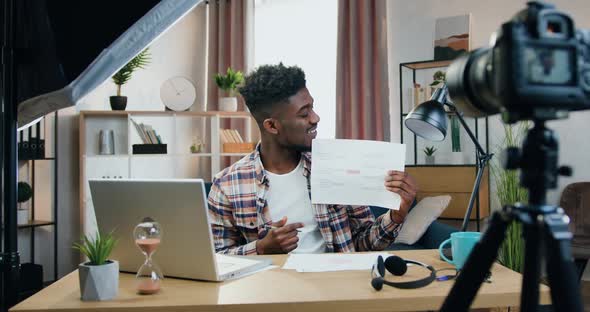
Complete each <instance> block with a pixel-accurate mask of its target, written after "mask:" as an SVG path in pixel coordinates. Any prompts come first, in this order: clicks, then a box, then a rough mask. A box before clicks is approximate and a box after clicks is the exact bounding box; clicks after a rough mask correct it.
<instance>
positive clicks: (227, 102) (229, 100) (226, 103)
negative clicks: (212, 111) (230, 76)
mask: <svg viewBox="0 0 590 312" xmlns="http://www.w3.org/2000/svg"><path fill="white" fill-rule="evenodd" d="M219 110H220V111H223V112H236V111H237V110H238V98H236V97H222V98H219Z"/></svg>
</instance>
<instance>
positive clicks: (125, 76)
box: [113, 48, 152, 96]
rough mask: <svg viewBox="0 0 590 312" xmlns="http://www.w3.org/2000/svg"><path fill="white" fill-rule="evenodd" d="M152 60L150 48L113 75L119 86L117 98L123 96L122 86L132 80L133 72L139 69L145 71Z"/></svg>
mask: <svg viewBox="0 0 590 312" xmlns="http://www.w3.org/2000/svg"><path fill="white" fill-rule="evenodd" d="M151 60H152V58H151V54H150V51H149V48H146V49H145V50H143V51H141V52H140V53H139V54H138V55H137V56H135V57H134V58H133V59H132V60H131V61H129V63H127V64H125V66H123V67H122V68H121V69H119V71H118V72H116V73H115V74H114V75H113V82H114V83H115V84H116V85H117V96H121V86H123V85H124V84H126V83H127V82H128V81H129V80H130V79H131V75H132V74H133V72H135V71H136V70H137V69H139V68H141V69H144V68H145V67H146V66H147V65H148V64H149V63H150V62H151Z"/></svg>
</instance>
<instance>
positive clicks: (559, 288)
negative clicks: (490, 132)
mask: <svg viewBox="0 0 590 312" xmlns="http://www.w3.org/2000/svg"><path fill="white" fill-rule="evenodd" d="M519 154H520V153H519V150H518V149H517V148H509V149H508V150H507V151H506V156H507V159H506V164H505V167H506V169H516V168H521V170H522V171H521V181H520V183H521V185H522V186H523V187H525V188H527V189H528V191H529V204H528V206H525V205H516V206H505V207H503V209H502V211H500V212H496V213H494V214H493V215H492V218H491V221H490V224H489V228H488V229H487V230H486V232H485V233H484V235H483V236H482V239H481V241H480V242H479V243H478V244H476V246H475V247H474V248H473V251H472V252H471V255H470V256H469V258H468V259H467V262H466V263H465V265H464V266H463V270H462V272H461V274H459V276H458V277H457V281H456V282H455V285H454V286H453V288H452V289H451V291H450V293H449V295H448V297H447V298H446V300H445V302H444V303H443V305H442V307H441V311H449V312H450V311H453V312H454V311H467V310H468V308H469V306H470V305H471V302H472V301H473V299H474V297H475V295H476V293H477V291H478V290H479V287H480V286H481V283H482V282H483V281H484V279H485V277H486V275H487V273H488V272H489V269H490V267H491V266H492V264H493V262H494V261H495V260H496V258H497V255H498V250H499V248H500V245H501V244H502V241H503V240H504V238H505V235H506V229H507V228H508V225H509V224H510V223H511V222H512V221H516V222H520V223H522V225H523V236H524V240H525V257H524V262H525V263H524V272H523V281H522V293H521V297H520V304H521V311H535V310H536V308H537V304H538V302H539V281H540V275H541V259H542V258H544V259H546V269H547V274H548V278H549V286H550V287H551V301H552V303H553V306H554V307H555V311H580V312H581V311H583V305H582V299H581V296H580V287H579V283H578V282H577V274H576V269H575V267H574V262H573V260H572V256H571V239H572V234H571V233H570V232H569V231H568V223H569V218H568V217H567V216H566V215H565V214H564V212H563V209H561V208H558V207H555V206H550V205H547V204H546V193H547V189H551V188H555V187H556V186H557V175H558V174H560V175H571V169H570V168H569V167H560V168H558V167H557V158H558V142H557V138H556V137H555V135H554V133H553V131H552V130H551V129H548V128H546V127H545V121H544V120H541V121H535V126H534V127H533V128H532V129H530V130H529V132H528V133H527V136H526V138H525V141H524V143H523V147H522V155H519Z"/></svg>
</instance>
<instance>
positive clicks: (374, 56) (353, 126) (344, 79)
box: [336, 0, 390, 141]
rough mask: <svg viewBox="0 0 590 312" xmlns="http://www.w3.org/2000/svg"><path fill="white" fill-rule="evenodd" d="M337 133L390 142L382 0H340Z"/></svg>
mask: <svg viewBox="0 0 590 312" xmlns="http://www.w3.org/2000/svg"><path fill="white" fill-rule="evenodd" d="M337 58H338V59H337V75H336V77H337V78H336V137H337V138H343V139H363V140H365V139H366V140H379V141H389V140H390V116H389V81H388V80H389V79H388V62H387V21H386V0H339V2H338V55H337Z"/></svg>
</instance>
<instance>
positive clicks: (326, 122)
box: [254, 0, 338, 138]
mask: <svg viewBox="0 0 590 312" xmlns="http://www.w3.org/2000/svg"><path fill="white" fill-rule="evenodd" d="M254 16H255V18H254V66H255V67H258V66H260V65H264V64H278V63H279V62H283V64H285V65H288V66H292V65H297V66H299V67H301V68H302V69H303V70H304V71H305V76H306V80H307V88H308V89H309V92H310V93H311V95H312V96H313V97H314V102H315V104H314V109H315V110H316V112H317V113H318V115H320V118H321V121H320V123H319V125H318V138H334V137H335V134H336V129H335V124H336V48H337V42H338V40H337V39H338V38H337V29H338V2H337V1H336V0H321V1H318V0H256V2H255V11H254Z"/></svg>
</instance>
